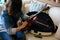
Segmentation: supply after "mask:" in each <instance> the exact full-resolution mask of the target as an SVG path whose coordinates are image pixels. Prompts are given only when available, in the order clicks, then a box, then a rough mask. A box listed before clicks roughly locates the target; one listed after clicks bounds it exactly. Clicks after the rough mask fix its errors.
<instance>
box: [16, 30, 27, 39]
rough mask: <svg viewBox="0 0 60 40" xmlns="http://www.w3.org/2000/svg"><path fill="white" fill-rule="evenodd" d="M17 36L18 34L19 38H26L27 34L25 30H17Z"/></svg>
mask: <svg viewBox="0 0 60 40" xmlns="http://www.w3.org/2000/svg"><path fill="white" fill-rule="evenodd" d="M16 36H17V38H18V40H26V36H25V33H24V32H23V31H19V32H17V33H16Z"/></svg>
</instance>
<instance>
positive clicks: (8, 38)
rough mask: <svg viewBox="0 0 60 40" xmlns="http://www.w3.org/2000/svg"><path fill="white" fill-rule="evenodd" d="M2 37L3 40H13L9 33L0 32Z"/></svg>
mask: <svg viewBox="0 0 60 40" xmlns="http://www.w3.org/2000/svg"><path fill="white" fill-rule="evenodd" d="M0 37H1V38H2V40H12V38H11V37H10V35H9V34H8V33H7V32H0Z"/></svg>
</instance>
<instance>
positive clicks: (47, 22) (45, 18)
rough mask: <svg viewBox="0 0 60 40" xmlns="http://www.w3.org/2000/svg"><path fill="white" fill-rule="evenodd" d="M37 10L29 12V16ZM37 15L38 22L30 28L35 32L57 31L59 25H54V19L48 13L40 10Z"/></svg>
mask: <svg viewBox="0 0 60 40" xmlns="http://www.w3.org/2000/svg"><path fill="white" fill-rule="evenodd" d="M36 13H37V12H29V13H27V15H28V16H31V15H34V14H36ZM36 16H37V18H38V19H37V20H36V21H37V22H34V23H33V24H32V25H31V26H30V27H29V28H28V30H29V31H30V30H34V32H35V33H37V32H52V33H55V32H56V30H57V26H55V25H54V23H53V21H52V19H51V18H50V16H49V15H48V13H45V12H40V13H39V14H37V15H36Z"/></svg>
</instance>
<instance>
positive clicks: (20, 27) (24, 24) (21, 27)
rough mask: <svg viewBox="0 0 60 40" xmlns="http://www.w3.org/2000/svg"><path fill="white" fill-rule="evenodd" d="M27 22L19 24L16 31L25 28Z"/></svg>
mask: <svg viewBox="0 0 60 40" xmlns="http://www.w3.org/2000/svg"><path fill="white" fill-rule="evenodd" d="M27 24H28V22H27V21H26V22H24V23H23V24H22V25H21V26H19V27H17V28H16V31H19V30H22V29H23V28H25V27H26V26H27Z"/></svg>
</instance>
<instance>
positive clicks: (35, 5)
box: [29, 1, 47, 12]
mask: <svg viewBox="0 0 60 40" xmlns="http://www.w3.org/2000/svg"><path fill="white" fill-rule="evenodd" d="M46 5H47V3H42V2H38V1H35V2H34V1H33V2H31V5H30V7H29V12H33V11H36V12H39V11H42V10H43V9H44V8H45V7H46Z"/></svg>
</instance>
